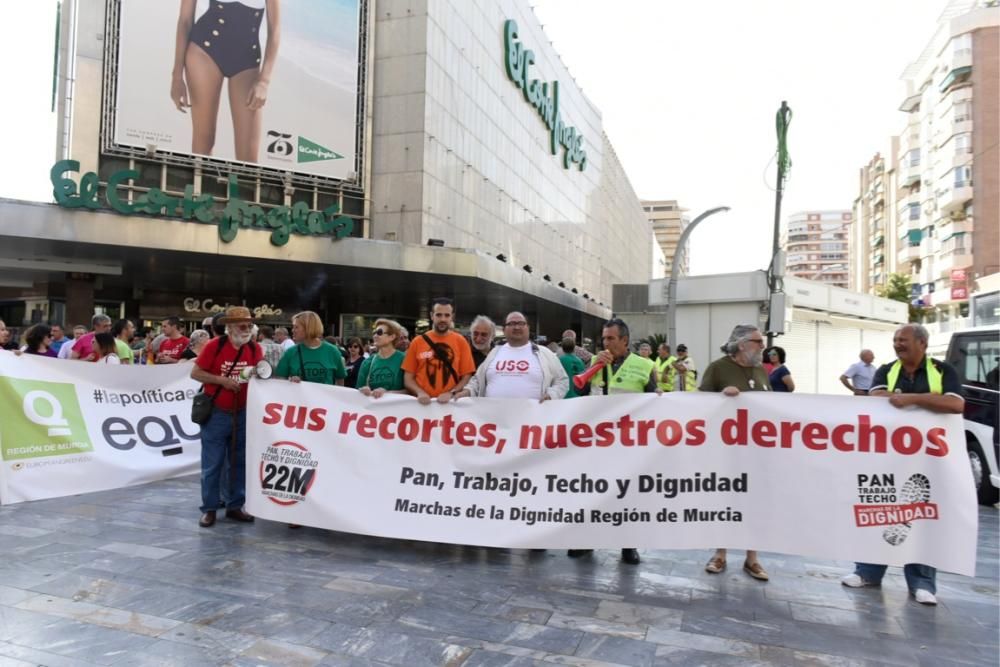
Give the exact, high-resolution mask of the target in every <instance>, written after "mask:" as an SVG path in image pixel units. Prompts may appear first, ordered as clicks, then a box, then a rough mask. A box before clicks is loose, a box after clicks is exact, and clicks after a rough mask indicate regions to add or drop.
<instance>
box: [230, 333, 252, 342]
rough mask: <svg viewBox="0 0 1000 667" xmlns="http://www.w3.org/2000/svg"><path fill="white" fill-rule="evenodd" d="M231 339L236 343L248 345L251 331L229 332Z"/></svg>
mask: <svg viewBox="0 0 1000 667" xmlns="http://www.w3.org/2000/svg"><path fill="white" fill-rule="evenodd" d="M229 339H230V340H231V341H233V342H234V343H235V344H236V345H246V344H247V343H249V342H250V332H249V331H246V332H239V331H235V332H233V331H231V332H230V333H229Z"/></svg>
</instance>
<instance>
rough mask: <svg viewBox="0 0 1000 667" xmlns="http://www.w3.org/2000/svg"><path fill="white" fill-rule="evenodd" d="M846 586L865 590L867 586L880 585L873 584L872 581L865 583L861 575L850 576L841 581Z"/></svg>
mask: <svg viewBox="0 0 1000 667" xmlns="http://www.w3.org/2000/svg"><path fill="white" fill-rule="evenodd" d="M840 583H842V584H843V585H844V586H847V587H848V588H864V587H865V586H878V584H873V583H872V582H870V581H865V580H864V579H862V578H861V575H860V574H849V575H847V576H846V577H844V578H842V579H841V580H840Z"/></svg>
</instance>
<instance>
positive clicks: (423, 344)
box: [403, 331, 476, 398]
mask: <svg viewBox="0 0 1000 667" xmlns="http://www.w3.org/2000/svg"><path fill="white" fill-rule="evenodd" d="M425 335H426V336H427V337H428V338H430V340H431V342H432V343H434V344H435V345H436V346H437V348H438V354H440V355H443V356H444V358H445V359H447V360H448V361H449V362H450V363H451V367H452V369H454V371H455V374H454V375H453V374H451V373H449V372H448V371H447V369H446V366H445V364H444V363H442V362H441V360H440V359H439V358H438V354H435V352H434V350H433V349H431V347H430V345H428V344H427V339H426V338H424V336H417V337H416V338H414V339H413V340H411V341H410V348H409V349H408V350H407V351H406V358H405V359H404V360H403V370H404V371H406V372H407V373H413V377H414V380H415V381H416V383H417V386H418V387H420V388H421V389H422V390H423V391H425V392H426V393H427V395H428V396H430V397H431V398H434V397H435V396H439V395H441V394H443V393H445V392H447V391H451V390H452V389H454V388H455V386H456V385H457V384H458V382H459V380H461V379H462V378H463V377H465V376H466V375H472V374H473V373H475V372H476V365H475V363H473V361H472V348H471V347H469V343H468V341H467V340H465V337H464V336H463V335H462V334H460V333H457V332H455V331H449V332H448V333H446V334H445V335H443V336H441V335H439V334H438V333H436V332H434V331H428V332H427V333H426V334H425Z"/></svg>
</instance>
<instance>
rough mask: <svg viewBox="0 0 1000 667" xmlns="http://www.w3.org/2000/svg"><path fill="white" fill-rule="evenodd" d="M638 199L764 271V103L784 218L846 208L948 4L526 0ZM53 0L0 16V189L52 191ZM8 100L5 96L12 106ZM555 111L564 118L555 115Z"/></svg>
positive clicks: (728, 256)
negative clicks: (681, 214) (785, 161)
mask: <svg viewBox="0 0 1000 667" xmlns="http://www.w3.org/2000/svg"><path fill="white" fill-rule="evenodd" d="M529 2H532V3H533V4H534V5H535V12H536V15H537V16H538V17H539V19H540V21H541V23H542V24H543V25H544V26H545V31H546V34H548V36H549V37H550V39H551V40H552V42H553V45H554V48H555V49H556V51H558V52H559V54H560V55H561V57H562V60H563V62H564V63H565V64H566V65H567V67H568V68H569V70H570V72H571V73H572V75H573V77H574V78H575V79H576V82H577V84H578V85H580V86H581V87H582V89H583V92H584V94H585V95H587V97H589V98H590V100H591V101H592V102H594V104H596V106H597V107H598V109H600V111H601V113H602V116H603V122H604V130H605V132H606V133H607V134H608V136H609V137H610V140H611V143H612V145H613V146H614V148H615V151H616V153H617V154H618V157H619V159H620V160H621V162H622V164H623V166H624V168H625V172H626V173H627V175H628V177H629V179H630V180H631V182H632V185H633V187H634V189H635V191H636V194H638V196H639V197H641V198H647V199H677V200H678V201H679V203H680V205H681V206H683V207H685V208H687V209H688V210H689V214H690V216H691V217H692V218H693V217H695V216H696V215H698V214H699V213H701V212H702V211H704V210H706V209H709V208H714V207H716V206H729V207H731V210H730V211H729V212H723V213H719V214H716V215H715V216H712V217H711V218H708V219H706V220H705V221H704V222H703V223H702V224H701V225H699V227H698V228H697V229H696V231H694V232H693V233H692V236H691V273H692V274H705V273H722V272H729V271H748V270H754V269H762V268H766V267H767V264H768V263H769V261H770V254H771V238H772V230H773V224H774V198H775V193H774V184H775V179H776V173H775V172H776V166H775V163H774V160H773V157H774V152H775V147H776V138H775V129H774V128H775V125H774V124H775V113H776V112H777V110H778V108H779V107H780V105H781V102H782V100H786V101H787V102H788V105H789V106H790V107H791V109H792V114H793V115H792V122H791V125H790V127H789V132H788V146H789V152H790V154H791V158H792V169H791V172H790V175H789V178H788V180H787V181H786V184H785V197H784V201H783V203H782V217H783V218H784V217H785V216H786V215H787V214H791V213H794V212H797V211H804V210H828V209H849V208H851V206H852V204H853V201H854V198H855V196H856V195H857V190H858V171H859V169H860V168H861V167H862V166H863V165H865V164H866V163H867V162H868V161H869V160H870V159H871V157H872V156H873V155H874V154H875V153H876V152H879V151H881V152H883V153H884V152H885V150H886V147H887V146H888V141H889V137H890V136H891V135H892V134H896V133H898V132H899V131H900V130H901V129H902V127H903V124H904V118H903V114H902V113H901V112H899V111H898V107H899V105H900V103H901V102H902V100H903V98H904V90H903V87H902V83H901V82H900V79H899V76H900V74H901V73H902V72H903V69H904V68H905V67H906V66H907V65H908V64H909V63H911V62H912V61H914V60H916V59H917V57H918V56H919V55H920V53H921V51H922V50H923V49H924V47H925V45H926V44H927V42H928V41H929V40H930V38H931V36H932V35H933V33H934V30H935V27H936V21H937V18H938V16H939V15H940V14H941V11H942V10H943V8H944V6H945V4H946V1H945V0H836V1H835V2H820V1H819V0H742V1H737V0H714V1H713V2H691V1H690V0H618V1H617V2H615V3H608V2H607V0H529ZM55 6H56V3H55V0H32V2H27V3H21V4H19V5H18V20H17V21H6V22H0V62H4V63H8V64H10V63H16V66H10V65H8V66H5V67H4V68H3V73H2V74H0V80H2V82H3V89H4V90H5V91H6V92H7V96H6V97H7V100H8V104H5V105H4V106H3V107H2V111H0V120H2V121H3V125H4V127H6V128H8V131H7V136H6V137H5V141H4V157H3V159H0V196H2V197H13V198H20V199H33V200H38V201H50V200H51V186H50V185H49V183H48V169H49V167H50V166H51V164H52V162H53V157H54V151H55V136H54V135H55V131H56V130H55V128H56V124H55V114H53V113H52V112H51V111H50V97H51V86H52V43H53V34H54V26H55ZM10 100H16V104H10V103H9V101H10ZM567 120H568V122H569V121H571V119H567Z"/></svg>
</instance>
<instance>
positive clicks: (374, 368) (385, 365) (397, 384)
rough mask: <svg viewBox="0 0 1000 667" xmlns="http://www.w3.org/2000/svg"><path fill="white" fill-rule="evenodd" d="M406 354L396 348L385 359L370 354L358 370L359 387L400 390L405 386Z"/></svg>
mask: <svg viewBox="0 0 1000 667" xmlns="http://www.w3.org/2000/svg"><path fill="white" fill-rule="evenodd" d="M405 358H406V355H405V354H403V353H402V352H400V351H399V350H396V351H395V352H393V353H392V355H390V356H389V357H387V358H385V359H383V358H382V357H381V356H379V355H378V353H376V354H371V355H368V358H367V359H365V361H364V363H362V364H361V370H359V371H358V384H357V388H358V389H361V388H362V387H368V388H369V389H385V390H386V391H399V390H400V389H402V388H403V359H405Z"/></svg>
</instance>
